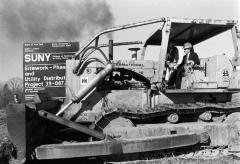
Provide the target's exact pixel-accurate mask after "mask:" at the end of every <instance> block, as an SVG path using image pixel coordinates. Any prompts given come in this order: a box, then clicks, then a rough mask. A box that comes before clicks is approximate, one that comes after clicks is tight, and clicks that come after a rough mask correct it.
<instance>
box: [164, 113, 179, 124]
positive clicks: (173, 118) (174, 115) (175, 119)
mask: <svg viewBox="0 0 240 164" xmlns="http://www.w3.org/2000/svg"><path fill="white" fill-rule="evenodd" d="M167 121H168V122H170V123H177V122H178V121H179V116H178V114H177V113H172V114H170V115H169V116H168V117H167Z"/></svg>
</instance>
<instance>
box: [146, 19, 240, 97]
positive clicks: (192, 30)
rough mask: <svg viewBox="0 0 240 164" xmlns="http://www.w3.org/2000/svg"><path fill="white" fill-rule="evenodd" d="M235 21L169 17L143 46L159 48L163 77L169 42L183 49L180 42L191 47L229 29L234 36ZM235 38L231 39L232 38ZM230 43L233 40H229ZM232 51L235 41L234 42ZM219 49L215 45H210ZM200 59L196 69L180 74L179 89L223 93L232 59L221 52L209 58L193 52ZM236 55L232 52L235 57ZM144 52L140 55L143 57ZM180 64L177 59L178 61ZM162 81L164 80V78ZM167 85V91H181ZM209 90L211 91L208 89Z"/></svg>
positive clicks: (229, 75)
mask: <svg viewBox="0 0 240 164" xmlns="http://www.w3.org/2000/svg"><path fill="white" fill-rule="evenodd" d="M235 24H236V22H234V21H222V20H221V21H220V20H211V19H208V20H203V19H178V18H169V19H168V21H166V23H165V25H163V27H162V28H160V29H158V30H157V31H155V32H154V33H153V34H152V35H151V36H150V37H149V38H148V39H147V40H146V42H145V44H144V49H146V48H147V46H151V45H155V46H159V47H160V57H159V63H161V65H163V67H161V68H163V70H160V71H159V73H160V74H161V77H162V79H165V78H164V77H165V73H164V72H165V71H166V65H165V60H166V51H167V47H168V46H169V43H171V44H174V45H175V46H177V47H178V49H179V48H182V46H183V44H184V43H186V42H190V43H191V44H192V45H193V47H194V46H195V45H196V44H199V43H201V42H203V41H206V40H207V39H210V38H212V37H215V36H217V35H219V34H221V33H223V32H225V31H228V30H231V31H232V35H233V37H234V35H236V31H234V30H235V27H234V25H235ZM233 40H234V38H233ZM231 43H232V42H231ZM233 43H234V46H233V47H235V51H236V46H237V45H236V44H237V43H235V42H234V41H233ZM213 46H216V48H218V46H217V45H213ZM196 53H197V54H198V57H199V58H200V65H199V66H198V69H194V71H193V72H191V73H189V74H185V75H184V76H183V77H182V83H181V89H180V90H185V91H189V90H192V89H194V90H195V91H196V92H198V91H199V92H203V91H204V90H206V89H210V88H211V89H215V90H216V92H220V91H221V92H222V91H223V90H222V89H226V88H228V86H229V82H230V77H231V74H232V71H233V69H234V67H233V65H232V61H230V60H229V59H228V57H227V56H226V55H225V54H224V53H222V54H218V55H215V56H212V57H208V58H202V57H201V56H202V54H201V53H199V52H196ZM236 54H238V53H237V52H235V56H236ZM144 55H145V54H143V56H144ZM179 63H181V61H180V62H178V64H179ZM163 81H164V80H163ZM173 89H174V87H173V88H171V89H170V88H169V87H167V92H169V93H176V92H182V91H180V90H179V89H174V91H173ZM211 92H212V91H211Z"/></svg>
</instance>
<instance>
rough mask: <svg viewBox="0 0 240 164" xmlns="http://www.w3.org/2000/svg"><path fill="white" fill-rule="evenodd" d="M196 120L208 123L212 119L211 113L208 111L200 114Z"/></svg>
mask: <svg viewBox="0 0 240 164" xmlns="http://www.w3.org/2000/svg"><path fill="white" fill-rule="evenodd" d="M198 118H199V119H200V120H202V121H210V120H211V119H212V113H211V112H209V111H206V112H203V113H201V114H200V115H199V116H198Z"/></svg>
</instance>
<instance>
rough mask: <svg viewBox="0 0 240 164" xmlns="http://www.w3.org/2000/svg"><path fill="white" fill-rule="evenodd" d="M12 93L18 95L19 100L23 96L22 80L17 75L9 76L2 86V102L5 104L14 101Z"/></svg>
mask: <svg viewBox="0 0 240 164" xmlns="http://www.w3.org/2000/svg"><path fill="white" fill-rule="evenodd" d="M14 95H18V98H19V99H20V101H21V100H22V97H23V80H22V79H21V78H19V77H14V78H11V79H10V80H8V81H7V83H6V84H5V85H4V87H3V91H2V104H3V106H6V105H7V104H9V103H13V102H14Z"/></svg>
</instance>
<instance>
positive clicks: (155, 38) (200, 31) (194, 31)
mask: <svg viewBox="0 0 240 164" xmlns="http://www.w3.org/2000/svg"><path fill="white" fill-rule="evenodd" d="M167 21H170V22H171V30H170V38H169V41H170V42H173V43H174V44H175V45H176V46H182V45H183V44H184V43H185V42H191V43H192V44H197V43H200V42H202V41H204V40H207V39H209V38H211V37H213V36H216V35H218V34H220V33H222V32H225V31H227V30H229V29H231V28H232V27H233V26H234V25H236V24H237V21H234V20H214V19H189V18H182V19H181V18H166V22H167ZM161 41H162V28H161V29H158V30H157V31H155V32H154V33H153V34H152V35H151V36H150V37H149V38H148V39H147V41H146V42H145V45H144V46H147V45H161Z"/></svg>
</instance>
